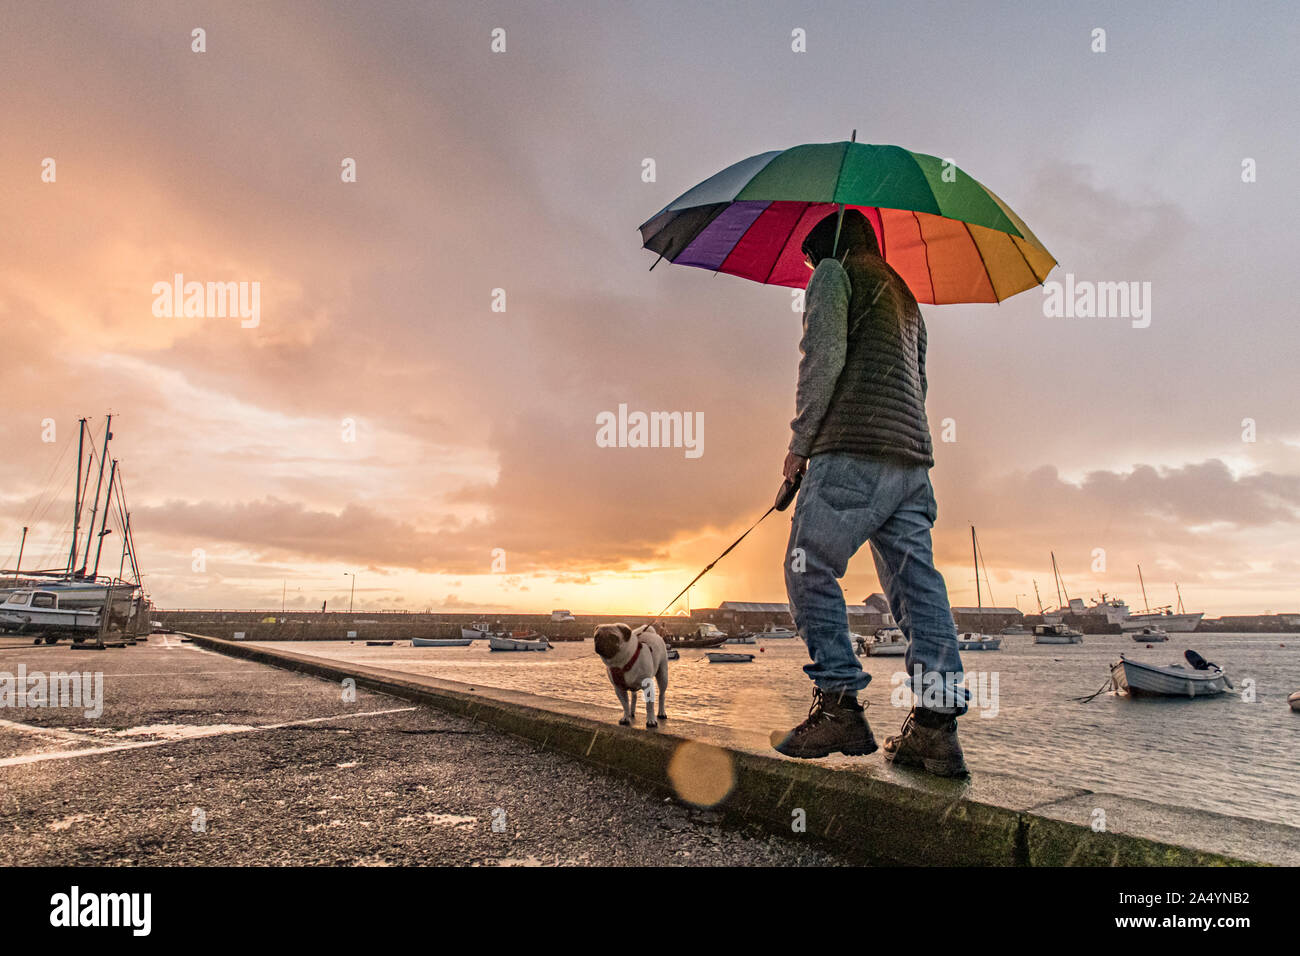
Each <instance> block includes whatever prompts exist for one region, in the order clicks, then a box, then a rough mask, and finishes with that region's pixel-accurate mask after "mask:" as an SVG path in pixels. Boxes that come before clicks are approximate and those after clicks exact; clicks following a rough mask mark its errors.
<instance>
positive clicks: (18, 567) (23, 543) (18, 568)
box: [14, 525, 27, 584]
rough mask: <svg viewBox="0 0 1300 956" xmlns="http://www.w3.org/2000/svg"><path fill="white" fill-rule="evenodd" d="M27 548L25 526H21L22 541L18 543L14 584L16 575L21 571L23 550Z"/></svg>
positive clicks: (16, 580)
mask: <svg viewBox="0 0 1300 956" xmlns="http://www.w3.org/2000/svg"><path fill="white" fill-rule="evenodd" d="M25 547H27V526H26V525H23V540H22V541H20V542H18V563H17V564H16V565H14V584H17V583H18V574H19V572H21V571H22V569H23V548H25Z"/></svg>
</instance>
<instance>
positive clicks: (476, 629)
mask: <svg viewBox="0 0 1300 956" xmlns="http://www.w3.org/2000/svg"><path fill="white" fill-rule="evenodd" d="M495 633H497V632H495V631H493V630H492V628H490V627H489V626H488V623H487V621H475V622H474V623H472V624H471V625H470V626H469V627H462V628H461V629H460V636H461V637H465V638H469V639H470V640H471V641H478V640H482V639H483V638H485V637H491V636H492V635H493V634H495Z"/></svg>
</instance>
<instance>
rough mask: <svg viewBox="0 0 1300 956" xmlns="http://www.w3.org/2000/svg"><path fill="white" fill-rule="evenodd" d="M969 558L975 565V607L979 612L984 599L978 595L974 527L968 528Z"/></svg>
mask: <svg viewBox="0 0 1300 956" xmlns="http://www.w3.org/2000/svg"><path fill="white" fill-rule="evenodd" d="M970 556H971V563H972V564H974V565H975V607H976V608H977V609H979V610H983V609H984V598H983V597H982V596H981V595H980V557H979V549H978V548H976V546H975V526H974V525H971V526H970Z"/></svg>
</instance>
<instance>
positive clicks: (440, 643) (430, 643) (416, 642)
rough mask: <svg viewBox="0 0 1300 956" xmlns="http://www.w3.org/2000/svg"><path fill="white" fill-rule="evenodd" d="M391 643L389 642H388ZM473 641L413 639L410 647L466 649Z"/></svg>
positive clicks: (442, 638) (441, 638)
mask: <svg viewBox="0 0 1300 956" xmlns="http://www.w3.org/2000/svg"><path fill="white" fill-rule="evenodd" d="M389 643H390V644H391V643H392V642H391V641H390V642H389ZM473 643H474V641H473V640H471V639H470V638H468V637H413V638H411V646H412V647H468V646H469V645H470V644H473Z"/></svg>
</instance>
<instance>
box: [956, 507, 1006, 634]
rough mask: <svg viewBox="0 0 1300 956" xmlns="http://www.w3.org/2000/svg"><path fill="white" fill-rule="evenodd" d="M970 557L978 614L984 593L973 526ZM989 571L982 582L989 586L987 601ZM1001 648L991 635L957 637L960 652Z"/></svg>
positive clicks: (982, 604) (970, 632)
mask: <svg viewBox="0 0 1300 956" xmlns="http://www.w3.org/2000/svg"><path fill="white" fill-rule="evenodd" d="M970 556H971V564H972V566H973V567H974V568H975V610H976V611H977V612H978V613H983V611H984V592H983V591H982V590H981V589H980V547H979V538H978V537H976V535H975V526H974V525H971V526H970ZM988 577H989V569H988V568H987V567H986V568H985V569H984V580H985V582H987V583H988V586H989V601H990V602H991V601H992V600H993V582H991V581H989V579H988ZM1001 646H1002V638H1000V637H996V636H994V635H992V634H980V633H977V632H975V631H966V632H964V633H961V634H958V635H957V649H958V650H960V651H996V650H998V649H999V648H1000V647H1001Z"/></svg>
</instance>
